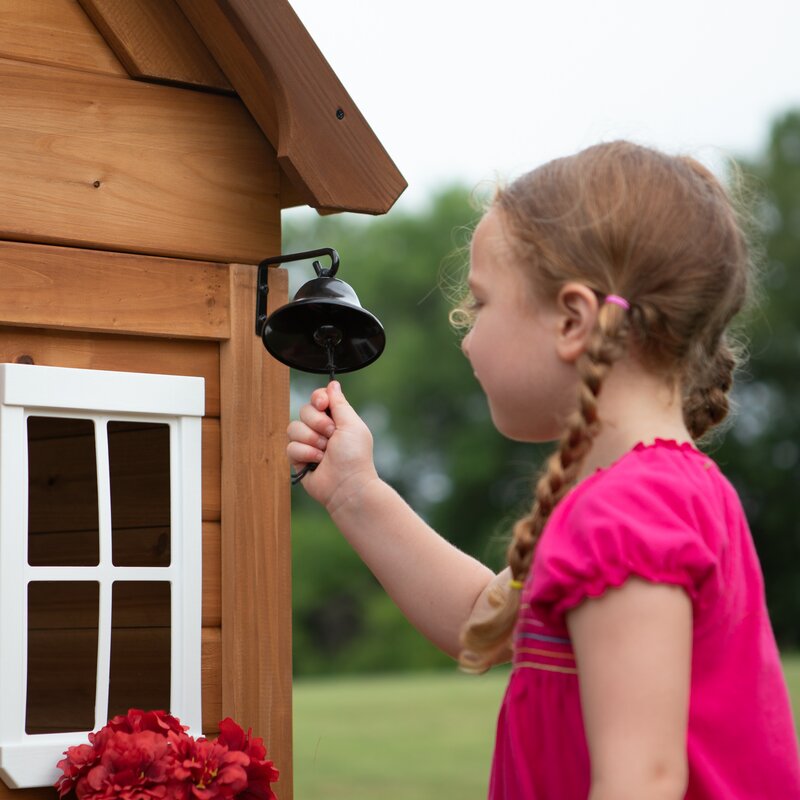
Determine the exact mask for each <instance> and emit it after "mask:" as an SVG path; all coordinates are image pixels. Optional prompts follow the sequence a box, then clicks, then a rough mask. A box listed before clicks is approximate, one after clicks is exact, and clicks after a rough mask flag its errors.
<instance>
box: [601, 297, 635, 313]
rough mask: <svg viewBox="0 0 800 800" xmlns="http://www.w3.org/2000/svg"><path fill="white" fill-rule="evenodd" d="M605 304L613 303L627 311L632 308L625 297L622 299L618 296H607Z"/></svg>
mask: <svg viewBox="0 0 800 800" xmlns="http://www.w3.org/2000/svg"><path fill="white" fill-rule="evenodd" d="M604 302H606V303H613V304H614V305H615V306H619V307H620V308H624V309H625V310H626V311H628V310H629V309H630V307H631V304H630V303H629V302H628V301H627V300H626V299H625V298H624V297H620V296H619V295H618V294H607V295H606V298H605V301H604Z"/></svg>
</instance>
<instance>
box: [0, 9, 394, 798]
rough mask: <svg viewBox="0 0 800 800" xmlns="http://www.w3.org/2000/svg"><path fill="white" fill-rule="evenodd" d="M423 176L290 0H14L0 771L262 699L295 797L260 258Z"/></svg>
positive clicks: (0, 212)
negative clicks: (134, 722)
mask: <svg viewBox="0 0 800 800" xmlns="http://www.w3.org/2000/svg"><path fill="white" fill-rule="evenodd" d="M404 187H405V182H404V181H403V178H402V176H401V175H400V174H399V173H398V171H397V169H396V168H395V166H394V165H393V163H392V162H391V160H390V159H389V157H388V156H387V154H386V153H385V151H384V150H383V148H382V147H381V145H380V143H379V142H378V141H377V140H376V139H375V137H374V134H373V133H372V132H371V130H370V128H369V127H368V125H367V123H366V122H365V120H364V119H363V117H362V116H361V114H360V113H359V111H358V109H357V108H356V107H355V106H354V105H353V103H352V101H351V99H350V98H349V96H348V95H347V93H346V91H345V90H344V89H343V87H342V86H341V84H340V83H339V81H338V80H337V78H336V76H335V75H334V74H333V72H332V71H331V69H330V67H329V66H328V64H327V63H326V61H325V60H324V58H323V57H322V55H321V54H320V52H319V51H318V49H317V48H316V46H315V45H314V43H313V41H312V40H311V39H310V37H309V36H308V33H307V32H306V31H305V29H304V28H303V26H302V24H301V23H300V21H299V20H298V18H297V16H296V15H295V13H294V12H293V10H292V9H291V7H290V5H289V4H288V2H286V0H0V646H2V653H0V777H2V779H3V782H2V783H0V798H1V797H11V796H14V797H20V798H24V797H29V798H46V797H48V798H52V797H54V796H55V791H54V790H53V789H52V788H8V787H12V786H17V787H37V786H45V785H47V784H49V783H51V782H52V780H54V778H55V777H56V773H55V771H54V767H55V762H56V760H58V757H59V754H60V753H61V751H63V750H64V749H65V747H66V746H67V745H68V744H70V743H78V742H80V741H84V740H85V736H86V731H87V730H90V729H92V728H96V727H99V726H100V725H102V724H104V723H105V722H106V721H107V719H108V718H109V717H111V716H113V715H114V714H117V713H121V712H124V711H126V710H127V709H128V708H129V707H139V708H170V709H171V710H172V711H173V713H176V714H177V715H178V716H180V717H181V718H182V719H184V721H187V722H189V723H191V724H192V725H193V732H195V733H199V732H200V729H202V731H204V732H206V733H209V734H214V733H215V732H216V725H217V723H218V722H219V721H220V720H221V719H222V718H223V717H225V716H231V717H233V718H234V719H235V720H236V721H237V722H239V723H240V724H241V725H242V726H243V727H245V728H247V727H252V728H253V731H254V733H255V734H256V735H259V736H263V737H264V739H265V741H266V743H267V747H268V750H269V753H270V756H271V758H273V760H274V761H275V763H276V766H277V767H278V768H279V769H280V771H281V779H280V782H279V784H278V786H277V787H276V789H277V790H278V793H279V796H280V797H281V800H287V799H288V798H291V796H292V766H291V588H290V532H289V531H290V524H289V506H290V503H289V489H290V484H289V480H288V477H289V473H288V465H287V463H286V460H285V456H284V446H285V429H286V425H287V423H288V405H289V376H288V370H287V369H286V368H285V367H284V366H282V365H280V364H278V363H277V362H276V361H274V360H273V359H271V358H270V357H269V356H268V355H267V354H266V352H265V350H264V349H263V346H262V344H261V341H260V340H259V339H258V338H257V337H256V336H255V335H254V309H255V299H256V297H255V292H256V268H255V265H256V264H257V263H258V262H259V261H260V260H261V259H263V258H266V257H270V256H275V255H278V254H280V252H281V230H280V213H281V209H282V208H286V207H288V206H294V205H299V204H307V205H310V206H312V207H314V208H317V209H319V210H320V211H321V212H332V211H344V210H348V211H356V212H363V213H369V214H381V213H385V212H386V211H388V209H389V208H390V207H391V205H392V204H393V203H394V201H395V200H396V198H397V197H398V196H399V194H400V193H401V192H402V191H403V189H404ZM327 244H328V243H325V242H309V243H308V245H309V247H308V249H312V248H316V247H320V246H325V245H327ZM269 276H270V280H269V288H270V292H269V304H270V308H275V307H277V306H278V305H281V304H283V303H284V302H286V300H287V281H286V275H285V272H284V271H283V270H281V269H279V268H276V269H270V271H269ZM201 465H202V466H201ZM201 552H202V582H201V581H200V575H201V560H200V553H201ZM199 652H202V657H199V656H198V653H199ZM201 690H202V691H201Z"/></svg>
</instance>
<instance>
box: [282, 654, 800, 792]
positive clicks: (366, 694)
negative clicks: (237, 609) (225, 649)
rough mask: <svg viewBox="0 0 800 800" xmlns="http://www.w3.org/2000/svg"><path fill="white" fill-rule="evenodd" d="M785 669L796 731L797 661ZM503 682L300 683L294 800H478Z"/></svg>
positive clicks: (423, 678) (452, 678)
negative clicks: (447, 799) (446, 799)
mask: <svg viewBox="0 0 800 800" xmlns="http://www.w3.org/2000/svg"><path fill="white" fill-rule="evenodd" d="M783 663H784V669H785V673H786V680H787V683H788V685H789V691H790V693H791V695H792V702H793V707H794V715H795V724H796V726H797V727H798V729H800V653H795V654H791V655H786V656H784V660H783ZM507 680H508V672H507V670H495V671H493V672H491V673H489V674H488V675H483V676H480V677H471V676H466V675H461V674H459V673H458V672H456V671H455V670H454V671H453V672H446V671H445V672H435V673H406V674H403V675H389V676H369V677H365V676H352V677H347V678H326V679H323V680H308V679H306V680H298V681H296V683H295V687H294V726H295V737H294V773H295V797H296V798H297V800H345V798H346V799H347V800H375V798H378V797H380V798H381V800H401V798H402V800H408V798H413V800H441V798H448V797H454V798H455V797H457V798H464V800H472V799H473V798H474V799H475V800H480V798H482V797H485V796H486V785H487V779H488V774H489V764H490V760H491V750H492V742H493V739H494V725H495V720H496V718H497V710H498V708H499V706H500V701H501V699H502V695H503V691H504V689H505V684H506V681H507ZM275 788H276V790H277V793H278V796H279V797H280V782H279V783H278V784H277V786H276V787H275Z"/></svg>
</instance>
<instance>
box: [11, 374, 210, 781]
mask: <svg viewBox="0 0 800 800" xmlns="http://www.w3.org/2000/svg"><path fill="white" fill-rule="evenodd" d="M203 406H204V381H203V380H202V379H201V378H189V377H183V376H166V375H145V374H135V373H122V372H102V371H99V370H75V369H62V368H58V367H40V366H33V365H26V364H0V641H2V643H3V649H2V653H1V654H0V776H1V777H2V778H3V780H4V781H5V782H6V784H8V785H9V786H11V787H31V786H47V785H51V784H52V783H53V782H54V781H55V779H56V777H57V774H58V773H57V770H56V766H55V765H56V763H57V762H58V760H59V759H60V758H61V754H62V753H63V751H64V750H65V749H66V748H67V747H69V746H71V745H73V744H77V743H79V742H82V741H85V739H86V733H87V732H88V731H89V730H93V729H94V730H96V729H97V728H100V727H102V726H103V725H105V723H106V722H107V721H108V719H109V718H110V717H112V716H114V715H115V714H119V713H124V712H125V711H127V709H128V708H130V707H138V708H145V709H152V708H164V709H166V710H169V711H170V712H171V713H173V714H175V715H177V716H179V717H180V718H181V720H182V721H183V722H184V723H185V724H187V725H189V726H190V729H191V732H192V733H195V734H197V733H199V732H200V731H201V724H202V723H201V702H200V636H201V603H202V597H201V502H200V500H201V498H200V487H201V470H200V453H201V449H200V444H201V443H200V433H201V427H200V424H201V420H200V417H201V416H202V414H203Z"/></svg>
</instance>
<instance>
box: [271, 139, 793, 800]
mask: <svg viewBox="0 0 800 800" xmlns="http://www.w3.org/2000/svg"><path fill="white" fill-rule="evenodd" d="M750 282H751V278H750V260H749V256H748V253H747V247H746V243H745V238H744V236H743V234H742V229H741V227H740V225H739V224H738V222H737V217H736V214H735V213H734V211H733V209H732V205H731V203H730V202H729V200H728V197H727V196H726V193H725V191H724V190H723V189H722V187H721V186H720V184H719V183H718V182H717V181H716V180H715V178H714V177H713V176H712V174H711V173H710V172H709V171H708V170H706V169H705V168H704V167H702V166H701V165H700V164H699V163H697V162H696V161H694V160H693V159H691V158H686V157H672V156H668V155H665V154H662V153H659V152H656V151H653V150H650V149H647V148H644V147H640V146H637V145H634V144H630V143H627V142H613V143H610V144H603V145H598V146H596V147H591V148H589V149H587V150H584V151H583V152H580V153H578V154H577V155H574V156H571V157H569V158H563V159H558V160H556V161H553V162H551V163H548V164H545V165H544V166H542V167H540V168H539V169H536V170H534V171H533V172H530V173H528V174H526V175H523V176H522V177H521V178H519V179H518V180H516V181H515V182H514V183H512V184H511V185H510V186H508V187H507V188H505V189H502V190H500V191H499V192H498V194H497V196H496V198H495V200H494V202H493V204H492V206H491V207H490V209H489V210H488V212H487V213H486V214H485V216H484V217H483V219H482V220H481V222H480V224H479V225H478V227H477V229H476V231H475V234H474V237H473V241H472V248H471V263H470V274H469V285H470V290H471V297H472V300H471V303H470V304H469V306H468V307H465V308H463V309H461V311H462V315H463V314H464V313H467V314H469V316H470V320H469V323H470V327H469V332H468V333H467V335H466V337H465V338H464V341H463V350H464V353H465V355H466V356H467V358H468V359H469V361H470V363H471V365H472V367H473V369H474V371H475V376H476V378H477V380H478V381H479V382H480V384H481V387H482V388H483V390H484V392H485V393H486V396H487V399H488V402H489V406H490V409H491V415H492V420H493V422H494V424H495V426H496V427H497V429H498V430H499V431H500V432H501V433H502V434H504V435H505V436H508V437H510V438H512V439H515V440H520V441H527V442H542V441H548V440H554V439H558V440H559V444H558V447H557V449H556V452H555V453H554V455H553V456H552V457H551V458H550V460H549V461H548V462H547V465H546V468H545V470H544V472H543V474H542V476H541V478H540V479H539V480H538V483H537V485H536V488H535V502H534V504H533V508H532V510H531V512H530V514H528V515H527V516H526V517H524V518H523V519H521V520H520V521H519V522H518V523H517V524H516V526H515V528H514V535H513V541H512V542H511V545H510V547H509V551H508V562H509V566H508V568H507V569H506V570H504V571H503V572H501V573H500V574H499V575H495V574H493V573H492V572H491V571H490V570H489V569H487V568H486V567H485V566H483V565H482V564H480V563H478V562H477V561H475V560H474V559H472V558H470V557H468V556H467V555H465V554H464V553H462V552H460V551H459V550H457V549H456V548H454V547H453V546H452V545H450V544H449V543H448V542H446V541H445V540H444V539H442V538H441V537H440V536H439V535H438V534H436V533H435V532H434V531H432V530H431V529H430V528H429V527H427V525H426V524H425V523H424V522H423V521H422V520H421V519H420V518H419V517H417V516H416V515H415V514H414V512H413V511H412V510H411V509H410V508H409V507H408V506H407V505H406V504H405V503H404V501H403V500H402V499H401V498H400V497H399V496H398V495H397V494H396V493H395V492H394V491H393V490H392V489H391V488H390V487H389V486H388V485H387V484H386V483H384V482H383V481H381V480H380V478H379V477H378V475H377V473H376V471H375V467H374V466H373V462H372V439H371V435H370V433H369V431H368V430H367V428H366V426H365V425H364V423H363V422H362V421H361V420H360V418H359V417H358V416H357V415H356V413H355V412H354V411H353V409H352V408H351V407H350V405H349V404H348V403H347V401H346V400H345V398H344V396H343V395H342V392H341V389H340V387H339V385H338V383H336V382H332V383H330V384H329V386H328V387H327V389H320V390H317V391H315V392H314V393H313V395H312V398H311V402H310V403H309V404H308V405H306V406H304V407H303V408H302V410H301V412H300V419H299V420H296V421H293V422H292V423H291V424H290V426H289V440H290V443H289V445H288V448H287V452H288V456H289V460H290V461H291V462H292V464H293V465H294V466H295V467H299V466H300V465H301V464H304V463H306V462H310V461H311V462H318V463H319V466H318V468H317V469H316V471H314V472H311V473H309V474H308V475H307V476H306V477H305V478H304V481H303V485H304V486H305V488H306V490H307V491H308V493H309V494H310V495H311V496H312V497H314V498H315V499H316V500H318V501H319V502H320V503H322V504H323V505H324V506H325V508H326V509H327V511H328V512H329V513H330V515H331V517H332V518H333V520H334V522H335V523H336V525H337V526H338V527H339V529H340V530H341V532H342V533H343V535H344V536H345V537H346V538H347V540H348V541H349V542H350V543H351V544H352V546H353V547H354V548H355V549H356V550H357V552H358V553H359V554H360V556H361V557H362V558H363V559H364V561H365V562H366V564H367V565H368V566H369V568H370V569H371V570H372V571H373V572H374V573H375V575H376V576H377V578H378V579H379V580H380V582H381V583H382V584H383V586H384V587H385V589H386V591H387V592H389V594H390V595H391V596H392V598H393V599H394V600H395V601H396V603H397V604H398V606H399V607H400V609H401V610H402V611H403V612H404V613H405V614H406V615H407V616H408V618H409V619H410V621H411V622H412V623H413V624H414V625H416V627H417V628H418V629H419V630H420V631H421V632H422V633H423V634H425V635H426V636H427V637H429V638H430V639H431V640H432V641H433V642H434V643H435V644H437V645H438V646H439V647H441V648H442V649H443V650H445V651H446V652H448V653H450V654H452V655H453V656H454V657H455V656H457V657H459V659H460V662H461V664H462V666H463V667H464V668H466V669H469V670H471V671H478V672H480V671H484V670H486V669H488V668H489V667H490V666H492V665H493V664H498V663H501V662H504V661H508V660H509V659H510V660H511V661H512V663H513V669H512V672H511V678H510V682H509V686H508V690H507V692H506V696H505V699H504V702H503V705H502V709H501V711H500V718H499V722H498V727H497V740H496V748H495V756H494V763H493V767H492V776H491V783H490V789H489V795H490V798H493V799H496V800H499V799H500V798H504V799H505V800H532V799H533V798H536V800H587V798H589V799H590V800H629V799H630V800H679V799H680V798H686V800H733V799H734V798H735V800H757V799H758V800H790V798H800V758H799V757H798V747H797V739H796V734H795V731H794V727H793V723H792V715H791V710H790V705H789V698H788V693H787V690H786V685H785V682H784V679H783V675H782V672H781V664H780V660H779V655H778V650H777V647H776V644H775V639H774V636H773V633H772V628H771V626H770V622H769V618H768V616H767V609H766V604H765V599H764V584H763V578H762V574H761V569H760V566H759V562H758V558H757V556H756V552H755V549H754V547H753V542H752V539H751V536H750V532H749V530H748V527H747V522H746V520H745V517H744V513H743V511H742V507H741V505H740V502H739V499H738V497H737V495H736V492H735V491H734V489H733V488H732V486H731V485H730V483H729V482H728V481H727V480H726V479H725V478H724V477H723V475H722V474H721V473H720V471H719V469H718V468H717V466H716V465H715V464H714V463H713V461H711V460H710V459H709V458H708V457H707V456H706V455H704V454H703V453H702V452H701V451H700V450H698V449H697V448H696V446H695V444H694V443H695V441H696V440H697V439H698V438H699V437H701V436H702V435H703V434H704V433H706V431H708V430H709V429H710V428H711V427H713V426H714V425H716V424H718V423H719V422H720V421H722V419H723V418H724V417H725V416H726V414H727V411H728V392H729V390H730V388H731V384H732V374H733V370H734V367H735V366H736V356H735V353H734V351H733V349H732V347H731V345H730V343H729V341H728V335H727V333H726V330H727V328H728V326H729V323H730V322H731V320H732V318H733V317H734V315H735V314H736V313H737V312H738V311H739V310H740V309H741V308H742V307H743V305H744V304H745V302H746V300H747V297H748V294H749V292H750V288H751V287H750ZM326 411H329V412H330V416H328V414H326ZM559 437H560V438H559Z"/></svg>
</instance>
